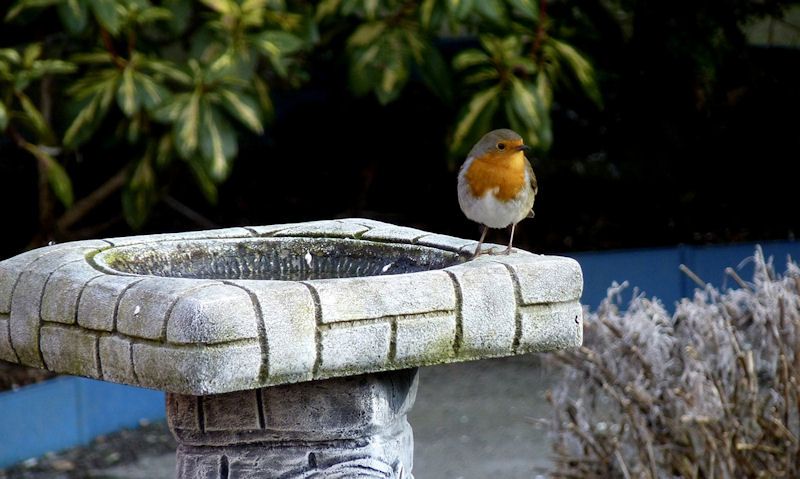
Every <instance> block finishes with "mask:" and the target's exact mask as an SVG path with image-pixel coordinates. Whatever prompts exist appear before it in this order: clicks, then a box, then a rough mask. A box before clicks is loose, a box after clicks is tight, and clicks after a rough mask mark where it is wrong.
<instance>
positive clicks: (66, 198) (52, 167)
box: [23, 143, 74, 208]
mask: <svg viewBox="0 0 800 479" xmlns="http://www.w3.org/2000/svg"><path fill="white" fill-rule="evenodd" d="M23 147H24V148H25V149H26V150H27V151H28V152H29V153H30V154H31V155H33V156H34V157H35V158H36V160H37V161H39V162H41V163H42V164H43V165H44V170H45V173H46V175H47V182H48V184H49V185H50V189H51V190H52V191H53V193H54V194H55V195H56V198H58V200H59V201H60V202H61V204H63V205H64V207H66V208H69V207H70V206H72V201H73V199H74V197H73V194H72V180H70V178H69V175H68V174H67V171H66V170H65V169H64V167H63V166H61V164H59V163H58V161H56V160H55V158H53V157H52V156H50V154H49V153H47V152H46V151H45V150H44V149H42V148H39V147H38V146H36V145H33V144H30V143H25V144H24V145H23Z"/></svg>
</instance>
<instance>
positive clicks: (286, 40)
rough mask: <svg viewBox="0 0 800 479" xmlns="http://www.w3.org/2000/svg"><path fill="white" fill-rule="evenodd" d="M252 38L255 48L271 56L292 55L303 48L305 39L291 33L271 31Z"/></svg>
mask: <svg viewBox="0 0 800 479" xmlns="http://www.w3.org/2000/svg"><path fill="white" fill-rule="evenodd" d="M252 38H253V43H254V44H255V46H256V47H257V48H259V49H260V50H261V51H263V52H264V53H266V54H267V55H270V56H272V55H274V56H285V55H290V54H292V53H294V52H297V51H299V50H300V49H302V48H303V39H301V38H300V37H298V36H297V35H295V34H293V33H289V32H281V31H277V30H269V31H265V32H261V33H259V34H257V35H254V36H253V37H252Z"/></svg>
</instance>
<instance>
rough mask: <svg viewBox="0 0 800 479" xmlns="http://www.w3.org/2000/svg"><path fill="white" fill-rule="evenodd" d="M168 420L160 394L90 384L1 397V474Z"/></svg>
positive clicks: (52, 385)
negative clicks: (31, 460)
mask: <svg viewBox="0 0 800 479" xmlns="http://www.w3.org/2000/svg"><path fill="white" fill-rule="evenodd" d="M164 415H165V409H164V393H163V392H161V391H153V390H150V389H142V388H135V387H131V386H124V385H121V384H113V383H106V382H103V381H96V380H93V379H86V378H78V377H66V376H64V377H59V378H56V379H53V380H50V381H47V382H44V383H40V384H34V385H31V386H26V387H23V388H20V389H18V390H16V391H9V392H4V393H0V468H3V467H6V466H9V465H11V464H14V463H16V462H19V461H22V460H25V459H27V458H29V457H36V456H41V455H42V454H45V453H47V452H50V451H58V450H61V449H66V448H70V447H75V446H79V445H81V444H86V443H88V442H90V441H91V440H92V439H94V438H95V437H97V436H99V435H100V434H107V433H110V432H113V431H116V430H118V429H122V428H125V427H136V426H137V425H138V424H139V421H141V420H142V419H145V420H148V421H156V420H161V419H163V418H164Z"/></svg>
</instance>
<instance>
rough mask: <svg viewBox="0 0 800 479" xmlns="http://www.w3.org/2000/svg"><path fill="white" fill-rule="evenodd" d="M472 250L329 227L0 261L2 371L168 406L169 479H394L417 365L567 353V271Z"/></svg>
mask: <svg viewBox="0 0 800 479" xmlns="http://www.w3.org/2000/svg"><path fill="white" fill-rule="evenodd" d="M475 244H476V243H475V242H474V241H471V240H463V239H458V238H453V237H449V236H443V235H439V234H432V233H427V232H425V231H420V230H416V229H412V228H405V227H399V226H394V225H391V224H387V223H381V222H377V221H372V220H365V219H346V220H337V221H315V222H308V223H297V224H284V225H273V226H261V227H248V228H228V229H221V230H212V231H198V232H191V233H177V234H160V235H149V236H134V237H124V238H109V239H105V240H97V241H79V242H72V243H64V244H58V245H53V246H48V247H45V248H40V249H36V250H33V251H29V252H27V253H24V254H21V255H19V256H16V257H14V258H11V259H8V260H6V261H3V262H0V359H2V360H5V361H10V362H14V363H20V364H24V365H28V366H36V367H41V368H47V369H49V370H51V371H55V372H58V373H65V374H75V375H80V376H88V377H92V378H97V379H102V380H105V381H113V382H118V383H124V384H130V385H136V386H143V387H146V388H153V389H160V390H164V391H166V392H167V417H168V421H169V424H170V428H171V430H172V432H173V434H174V435H175V437H176V438H177V440H178V442H179V446H178V452H177V454H178V466H177V471H176V476H177V477H179V478H222V479H227V478H232V479H234V478H255V477H259V478H262V477H269V478H273V477H274V478H317V477H319V478H323V477H325V478H353V477H357V478H372V477H375V478H398V479H399V478H411V477H412V474H411V468H412V454H413V439H412V431H411V427H410V426H409V424H408V422H407V420H406V413H407V412H408V411H409V409H410V408H411V407H412V405H413V403H414V398H415V395H416V388H417V369H416V368H418V367H419V366H425V365H432V364H440V363H449V362H455V361H467V360H475V359H482V358H490V357H499V356H509V355H513V354H522V353H528V352H534V351H549V350H555V349H560V348H569V347H576V346H579V345H580V344H581V340H582V336H581V334H582V333H581V331H582V328H581V306H580V302H579V300H580V295H581V290H582V287H583V280H582V276H581V270H580V267H579V266H578V264H577V262H575V261H574V260H572V259H568V258H561V257H552V256H540V255H534V254H530V253H527V252H524V251H520V250H515V251H514V253H512V254H510V255H508V256H505V255H482V256H480V257H478V258H476V259H474V260H470V257H471V252H472V250H473V249H474V248H475ZM487 246H489V247H491V246H493V245H487ZM487 367H491V365H488V364H487Z"/></svg>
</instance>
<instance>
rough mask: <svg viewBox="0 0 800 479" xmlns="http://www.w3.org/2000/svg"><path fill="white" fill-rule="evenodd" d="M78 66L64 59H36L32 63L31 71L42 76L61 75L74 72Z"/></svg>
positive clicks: (36, 75)
mask: <svg viewBox="0 0 800 479" xmlns="http://www.w3.org/2000/svg"><path fill="white" fill-rule="evenodd" d="M75 70H77V67H76V66H75V65H74V64H72V63H70V62H65V61H64V60H36V61H35V62H33V65H31V73H32V74H33V75H34V76H35V77H36V78H40V77H42V76H44V75H60V74H66V73H73V72H74V71H75Z"/></svg>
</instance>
